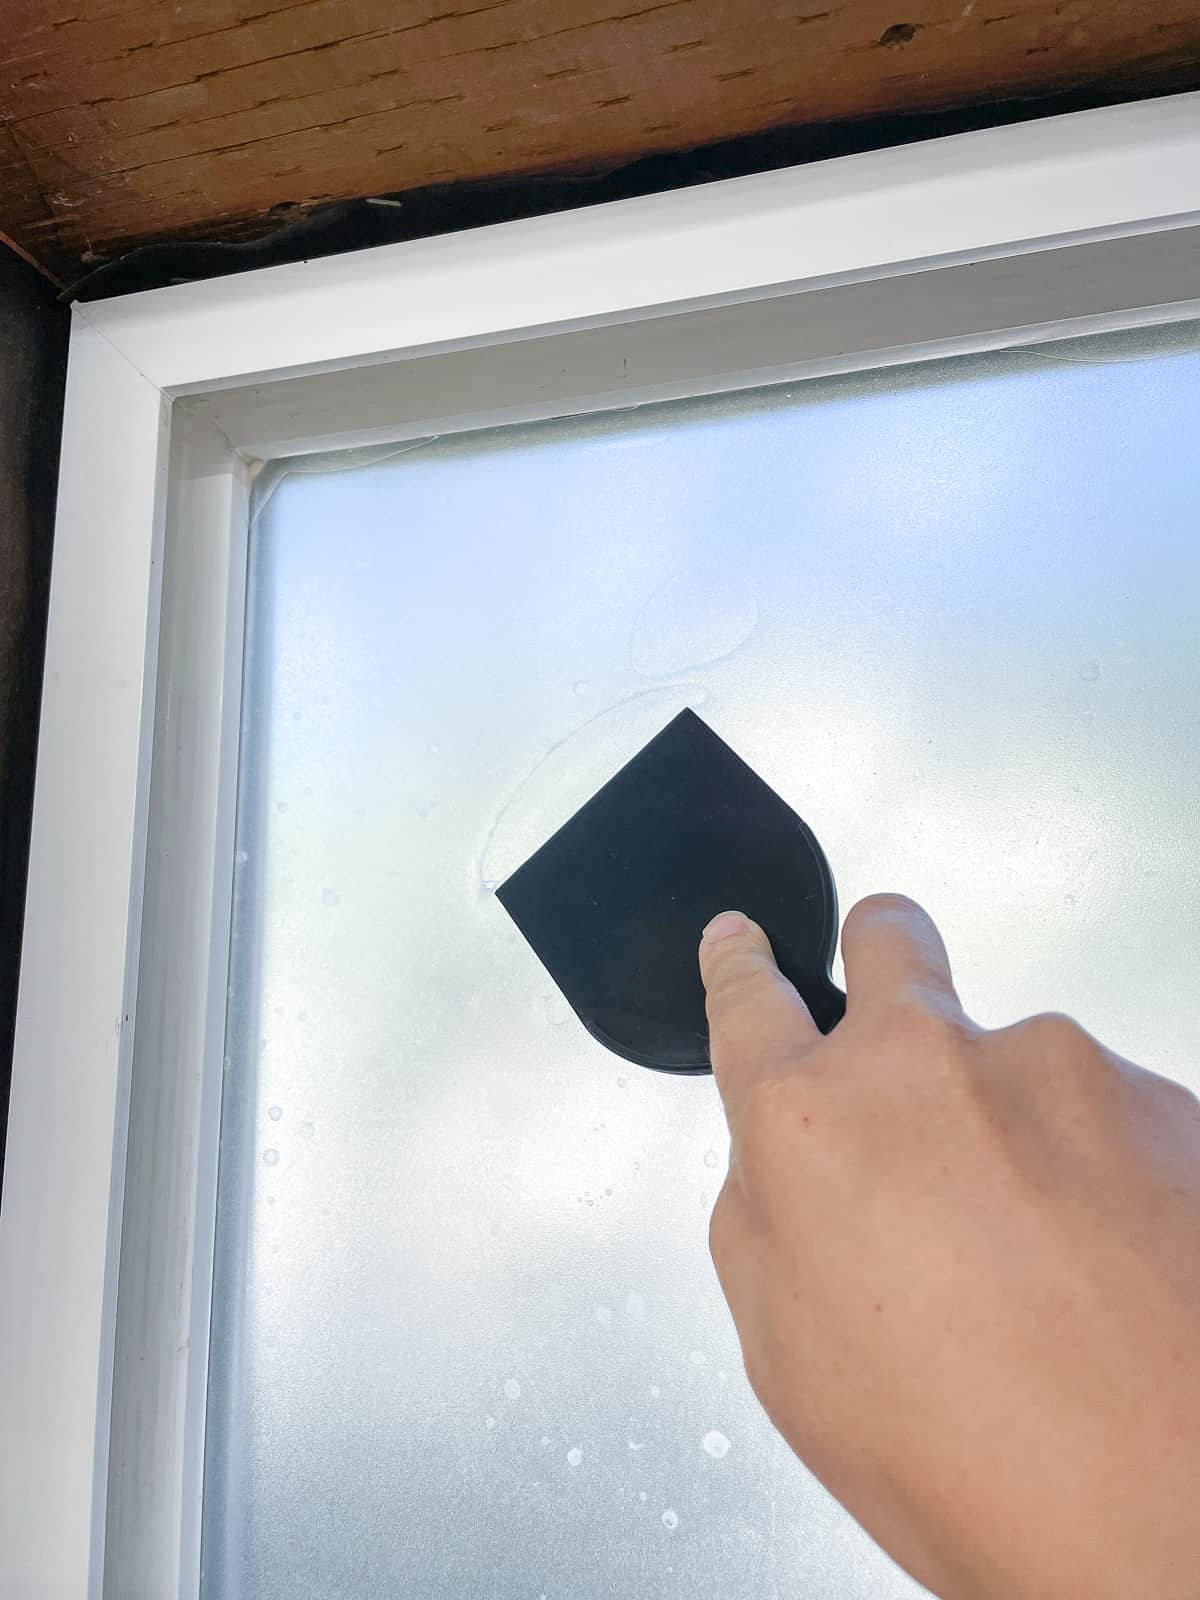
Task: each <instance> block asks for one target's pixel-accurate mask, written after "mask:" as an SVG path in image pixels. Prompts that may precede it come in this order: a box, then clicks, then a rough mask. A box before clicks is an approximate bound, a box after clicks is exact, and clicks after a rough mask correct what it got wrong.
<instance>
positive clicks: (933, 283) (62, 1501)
mask: <svg viewBox="0 0 1200 1600" xmlns="http://www.w3.org/2000/svg"><path fill="white" fill-rule="evenodd" d="M1196 316H1200V95H1179V96H1173V97H1170V98H1166V99H1161V100H1157V101H1152V102H1146V103H1142V104H1137V105H1129V106H1121V107H1116V108H1112V109H1108V110H1102V111H1095V112H1086V113H1080V114H1075V115H1071V116H1067V117H1059V118H1054V119H1050V120H1046V121H1041V122H1036V123H1028V124H1023V125H1020V126H1015V127H1008V128H1003V129H992V130H988V131H984V132H978V133H970V134H962V135H957V136H955V137H953V138H949V139H941V140H936V141H931V142H928V143H925V144H916V145H909V146H906V147H903V148H899V149H893V150H888V151H883V152H877V153H873V154H867V155H858V156H852V157H847V158H843V159H839V160H834V161H828V162H824V163H820V164H817V165H813V166H809V167H804V168H798V169H794V170H789V171H783V172H775V173H770V174H766V175H762V176H756V177H750V178H741V179H735V180H732V181H729V182H723V183H716V184H711V185H707V186H705V187H702V188H697V189H689V190H686V191H683V192H678V193H673V194H669V195H663V196H654V197H651V198H648V199H638V200H630V201H623V202H620V203H618V204H613V205H606V206H602V207H597V208H594V209H585V210H580V211H573V212H568V213H565V214H559V215H556V216H551V217H543V218H538V219H535V220H531V221H525V222H517V223H510V224H504V225H501V226H499V227H492V228H487V229H481V230H478V231H474V232H469V233H463V234H457V235H451V236H448V237H441V238H435V239H427V240H420V241H417V242H414V243H409V244H402V245H394V246H386V247H383V248H380V249H375V250H369V251H364V252H361V253H357V254H353V255H348V256H341V257H337V258H333V259H328V260H323V261H317V262H311V263H305V264H303V265H296V266H286V267H276V268H271V269H268V270H265V271H261V272H255V273H250V274H246V275H244V276H240V277H234V278H227V279H223V280H219V281H216V282H210V283H199V284H191V285H186V286H181V287H177V288H170V289H163V290H157V291H154V292H151V293H147V294H139V295H132V296H129V297H128V298H125V299H120V300H114V301H107V302H98V303H93V304H89V305H80V306H77V307H76V308H75V313H74V323H73V330H72V336H71V350H70V365H69V372H68V381H67V396H66V417H65V432H64V439H63V453H62V467H61V478H60V488H59V504H58V520H57V525H56V533H55V550H54V569H53V583H52V591H51V601H50V620H49V632H48V638H47V649H46V669H45V688H44V695H43V706H42V721H41V741H40V746H39V751H38V771H37V788H36V802H35V811H34V824H33V840H32V848H31V858H30V871H29V889H28V906H27V912H26V923H25V946H24V954H23V960H22V971H21V986H20V1000H19V1011H18V1023H17V1040H16V1054H15V1062H14V1075H13V1088H12V1101H11V1111H10V1125H9V1133H8V1147H7V1168H6V1172H5V1187H4V1195H3V1209H2V1212H0V1429H2V1444H0V1592H2V1593H3V1594H5V1595H13V1596H18V1595H19V1596H21V1597H22V1600H65V1597H71V1600H76V1597H78V1600H100V1597H102V1596H103V1597H105V1600H140V1597H147V1600H167V1597H170V1596H174V1595H178V1596H180V1597H181V1600H196V1596H197V1593H198V1586H199V1563H200V1551H199V1526H200V1521H199V1511H200V1486H201V1472H202V1459H203V1440H204V1410H205V1385H206V1369H207V1355H208V1315H209V1302H210V1293H211V1282H212V1240H213V1216H214V1209H215V1195H216V1168H217V1135H218V1122H219V1115H220V1093H221V1081H222V1058H223V1033H224V1015H225V999H226V982H227V963H228V939H229V915H230V890H231V882H232V874H233V811H234V791H235V780H236V761H237V738H238V719H239V695H240V682H241V640H242V621H243V608H244V600H245V575H246V546H247V537H248V535H247V522H248V517H247V504H248V488H249V484H250V482H251V480H252V478H253V475H254V472H255V471H256V469H257V465H258V464H259V463H261V462H262V461H263V460H266V459H270V458H272V457H275V456H279V455H299V454H303V453H306V452H310V451H317V450H328V449H331V448H337V447H343V446H345V447H349V446H354V445H360V444H364V443H369V442H379V441H385V440H388V441H390V440H398V439H404V438H410V437H419V436H422V435H426V434H430V433H446V432H450V431H454V430H459V429H467V428H478V427H483V426H489V425H494V424H497V423H502V422H508V421H517V420H526V419H529V418H535V417H549V416H558V415H563V414H566V413H572V412H573V413H578V412H583V411H592V410H600V409H605V408H612V407H618V406H627V405H631V404H638V403H643V402H646V401H649V400H655V399H662V398H667V397H674V396H681V395H689V394H694V393H701V392H707V391H713V390H717V389H730V388H738V387H745V386H749V385H752V384H757V383H764V382H772V381H783V380H785V379H791V378H797V377H807V376H812V375H816V374H823V373H832V372H844V371H848V370H852V369H855V368H863V367H877V366H882V365H887V364H891V363H899V362H910V361H916V360H921V359H926V358H929V357H932V356H941V355H947V354H954V353H960V352H965V351H977V350H983V349H989V348H998V347H1003V346H1012V345H1016V344H1031V343H1034V342H1036V341H1041V340H1046V339H1052V338H1059V337H1063V336H1068V335H1074V334H1081V333H1086V332H1091V331H1101V330H1105V329H1115V328H1124V327H1132V326H1139V325H1151V324H1156V323H1165V322H1170V321H1178V320H1183V319H1187V318H1193V317H1196ZM135 1020H136V1026H135V1025H134V1023H135Z"/></svg>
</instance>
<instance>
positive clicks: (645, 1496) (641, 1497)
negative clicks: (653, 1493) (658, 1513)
mask: <svg viewBox="0 0 1200 1600" xmlns="http://www.w3.org/2000/svg"><path fill="white" fill-rule="evenodd" d="M649 1498H650V1497H649V1495H648V1494H647V1493H646V1491H645V1489H639V1490H638V1499H639V1500H640V1501H641V1502H642V1504H643V1505H645V1503H646V1501H647V1500H648V1499H649Z"/></svg>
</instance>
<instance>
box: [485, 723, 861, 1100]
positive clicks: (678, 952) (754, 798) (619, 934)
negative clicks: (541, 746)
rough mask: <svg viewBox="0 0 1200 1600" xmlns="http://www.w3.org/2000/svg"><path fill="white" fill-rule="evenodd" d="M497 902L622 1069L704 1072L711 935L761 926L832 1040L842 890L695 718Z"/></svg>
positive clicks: (631, 770) (622, 778)
mask: <svg viewBox="0 0 1200 1600" xmlns="http://www.w3.org/2000/svg"><path fill="white" fill-rule="evenodd" d="M497 898H498V899H499V901H500V903H501V904H502V905H503V906H504V908H505V910H506V911H507V912H508V914H509V916H511V917H512V919H513V921H514V922H515V923H516V925H517V927H518V928H519V929H520V930H521V932H522V933H523V934H524V935H525V937H526V939H528V941H529V943H530V944H531V945H532V946H533V949H534V951H535V953H536V954H537V955H538V956H539V957H540V958H541V960H542V962H543V963H544V965H545V966H546V969H547V970H548V972H549V973H550V976H551V977H552V978H553V979H554V981H555V983H556V984H557V985H558V987H559V988H560V989H561V990H562V992H563V994H564V995H565V996H566V998H567V1000H568V1001H569V1002H570V1004H571V1007H572V1009H573V1010H574V1011H575V1014H576V1015H577V1016H578V1018H579V1020H580V1021H581V1022H582V1023H583V1025H584V1027H585V1028H586V1029H587V1030H588V1032H589V1033H590V1034H591V1035H592V1036H593V1037H594V1038H596V1039H598V1040H599V1041H600V1043H601V1044H603V1045H607V1046H608V1048H609V1049H610V1050H613V1051H615V1052H616V1054H617V1055H619V1056H623V1057H624V1058H625V1060H626V1061H634V1062H636V1063H637V1064H638V1065H639V1066H643V1067H655V1068H657V1069H658V1070H659V1071H662V1072H709V1071H711V1066H710V1063H709V1056H708V1027H707V1023H706V1020H705V1015H704V990H703V987H702V985H701V982H700V975H699V970H698V968H697V964H696V949H697V946H698V944H699V941H700V934H701V930H702V929H703V927H704V925H705V923H706V922H708V921H709V919H710V918H711V917H714V916H715V915H716V913H717V912H718V911H725V910H728V909H730V908H731V907H732V908H735V909H736V910H739V911H744V912H745V913H746V915H747V916H750V917H753V918H754V920H755V921H756V922H758V923H760V924H761V925H762V927H763V928H764V929H765V930H766V932H767V934H768V936H769V938H770V940H771V943H772V945H773V947H774V950H775V956H776V959H777V961H778V962H779V966H780V969H781V970H782V971H783V973H784V974H785V975H786V976H787V977H788V978H790V979H791V981H792V982H793V983H794V984H795V985H796V988H797V989H798V990H799V991H800V994H801V995H802V996H803V997H804V999H805V1001H806V1002H807V1004H808V1007H809V1009H810V1011H811V1012H812V1014H813V1017H814V1019H815V1021H816V1023H817V1026H818V1027H819V1028H820V1029H821V1031H822V1032H823V1033H828V1032H829V1031H830V1029H831V1028H833V1027H834V1026H835V1025H836V1024H837V1023H838V1022H839V1021H840V1020H841V1018H842V1016H843V1014H844V1012H845V1009H846V997H845V996H844V995H843V994H842V992H841V991H840V990H839V989H838V988H836V987H835V986H834V984H833V982H832V981H831V979H830V976H829V964H830V962H831V960H832V959H833V952H834V948H835V945H836V942H837V926H838V918H837V893H836V891H835V889H834V884H833V877H832V875H831V873H830V871H829V866H828V863H827V862H826V860H825V856H824V853H823V851H822V849H821V846H820V845H819V844H818V843H817V840H816V838H815V837H814V836H813V833H812V831H811V830H810V829H809V828H808V827H807V826H806V825H805V824H804V822H802V821H801V819H800V818H799V817H798V816H797V815H796V813H795V812H794V811H793V810H792V808H791V807H790V806H789V805H787V804H785V802H784V801H782V800H781V799H780V798H779V796H778V795H777V794H776V793H775V792H774V790H773V789H771V788H769V787H768V786H767V784H765V783H764V782H763V781H762V779H761V778H760V777H759V776H758V775H757V773H755V772H754V771H752V769H751V768H750V767H748V766H747V765H746V763H745V762H744V761H743V760H742V759H741V757H740V756H737V755H735V754H734V752H733V751H732V750H731V749H730V748H729V746H728V745H727V744H726V743H725V742H724V740H723V739H720V738H718V737H717V735H716V734H715V733H714V732H713V731H712V729H711V728H710V727H709V726H708V725H707V724H706V723H705V722H703V721H701V719H700V718H699V717H698V716H697V715H696V713H695V712H694V711H681V712H680V713H679V715H678V716H677V717H675V718H674V719H673V720H672V721H671V722H669V723H668V724H667V726H666V727H665V728H664V729H663V730H662V732H661V733H658V734H656V735H655V736H654V738H653V739H651V741H650V743H649V744H648V745H646V746H645V747H644V748H643V749H642V750H640V751H639V752H638V754H637V755H636V756H634V757H633V759H632V761H630V762H628V763H627V764H626V765H625V766H624V767H622V768H621V770H620V772H618V773H617V774H616V776H615V777H613V778H611V779H610V780H609V781H608V782H607V783H606V784H605V785H604V787H603V788H602V789H600V790H599V792H598V793H597V794H595V795H594V796H593V797H592V799H591V800H589V801H588V802H587V803H586V804H585V805H584V806H582V807H581V808H580V809H579V810H578V811H577V812H576V813H575V815H574V816H573V817H572V818H571V819H570V821H569V822H565V823H564V824H563V826H562V827H561V828H559V830H558V832H557V833H555V834H554V835H553V836H552V837H551V838H550V839H548V840H547V841H546V843H545V844H544V845H542V846H541V848H540V849H538V850H536V851H535V852H534V854H533V855H532V856H530V858H529V860H528V861H526V862H525V864H524V865H523V866H521V867H518V868H517V870H516V871H515V872H514V873H513V875H512V876H511V877H510V878H509V879H508V880H507V881H506V882H505V883H504V884H502V885H501V887H500V889H499V890H498V891H497Z"/></svg>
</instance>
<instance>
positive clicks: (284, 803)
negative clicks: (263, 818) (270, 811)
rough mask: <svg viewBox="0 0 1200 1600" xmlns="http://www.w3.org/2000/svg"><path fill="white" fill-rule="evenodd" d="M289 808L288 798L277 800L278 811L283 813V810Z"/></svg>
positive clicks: (276, 807)
mask: <svg viewBox="0 0 1200 1600" xmlns="http://www.w3.org/2000/svg"><path fill="white" fill-rule="evenodd" d="M287 808H288V803H287V801H286V800H276V802H275V809H276V811H278V812H280V813H282V812H284V811H286V810H287Z"/></svg>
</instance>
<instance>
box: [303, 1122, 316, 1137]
mask: <svg viewBox="0 0 1200 1600" xmlns="http://www.w3.org/2000/svg"><path fill="white" fill-rule="evenodd" d="M316 1131H317V1129H316V1125H315V1124H314V1123H311V1122H302V1123H301V1124H300V1137H301V1138H302V1139H311V1138H312V1136H313V1134H314V1133H316Z"/></svg>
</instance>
